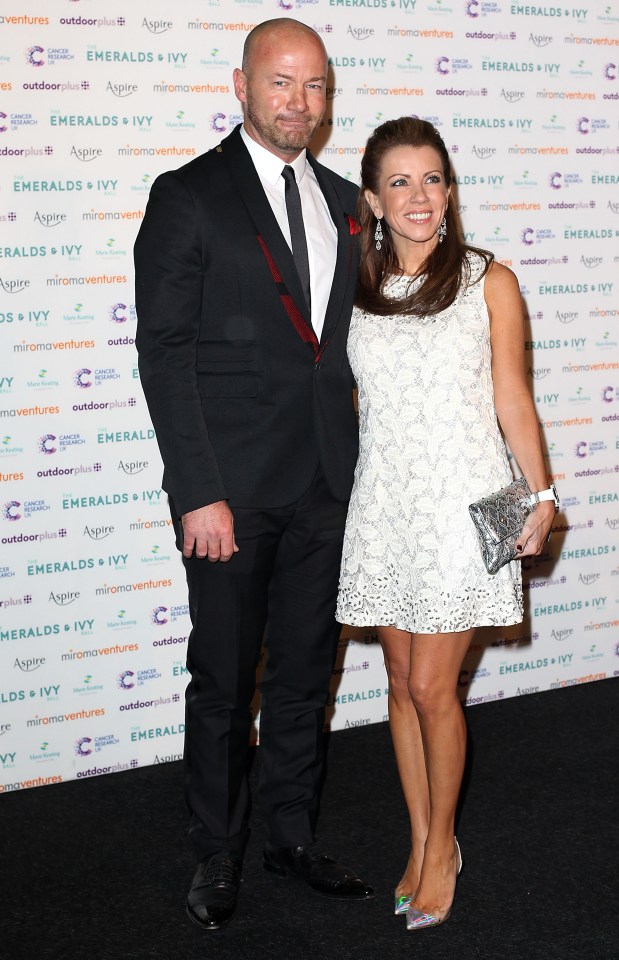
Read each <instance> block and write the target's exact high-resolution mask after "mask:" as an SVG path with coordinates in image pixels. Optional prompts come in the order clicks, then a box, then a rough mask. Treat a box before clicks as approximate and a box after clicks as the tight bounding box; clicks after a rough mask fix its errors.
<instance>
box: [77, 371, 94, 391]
mask: <svg viewBox="0 0 619 960" xmlns="http://www.w3.org/2000/svg"><path fill="white" fill-rule="evenodd" d="M91 373H92V370H88V369H87V368H86V367H82V369H81V370H76V371H75V375H74V377H73V383H74V384H75V386H76V387H80V388H81V389H82V390H86V389H87V388H88V387H92V380H87V379H86V378H87V377H89V376H90V374H91Z"/></svg>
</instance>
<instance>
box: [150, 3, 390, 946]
mask: <svg viewBox="0 0 619 960" xmlns="http://www.w3.org/2000/svg"><path fill="white" fill-rule="evenodd" d="M233 77H234V90H235V94H236V96H237V98H238V100H239V101H240V103H241V104H242V109H243V118H244V119H243V124H242V125H239V126H238V127H237V128H236V129H235V130H234V131H233V132H232V133H231V134H230V135H229V136H228V137H226V138H225V139H224V140H222V142H221V143H220V144H219V145H218V146H217V147H215V148H214V149H213V150H211V151H209V152H208V153H206V154H204V155H202V156H200V157H198V158H196V159H195V160H193V161H192V162H191V163H188V164H187V165H186V166H183V167H181V168H180V169H178V170H175V171H171V172H168V173H165V174H163V175H162V176H160V177H158V179H157V180H156V181H155V183H154V184H153V187H152V190H151V193H150V198H149V201H148V205H147V209H146V213H145V217H144V220H143V223H142V226H141V228H140V232H139V235H138V238H137V241H136V245H135V266H136V304H137V313H138V331H137V338H136V343H137V347H138V351H139V369H140V376H141V380H142V384H143V388H144V393H145V395H146V399H147V401H148V406H149V410H150V413H151V417H152V421H153V424H154V427H155V432H156V435H157V440H158V443H159V447H160V450H161V455H162V458H163V463H164V475H163V482H162V486H163V488H164V490H165V491H166V492H167V493H168V495H169V501H170V508H171V511H172V517H173V521H174V525H175V532H176V539H177V546H178V548H179V549H180V550H181V551H182V555H183V562H184V565H185V569H186V575H187V582H188V589H189V608H190V613H191V621H192V630H191V634H190V637H189V642H188V654H187V666H188V669H189V671H190V674H191V680H190V682H189V685H188V687H187V694H186V734H185V765H186V795H187V801H188V804H189V808H190V814H191V822H190V837H191V840H192V842H193V846H194V847H195V851H196V854H197V857H198V861H199V863H198V869H197V871H196V874H195V876H194V879H193V883H192V886H191V889H190V892H189V897H188V901H187V911H188V914H189V916H190V917H191V919H192V920H194V921H195V922H196V923H198V924H200V925H201V926H202V927H204V928H206V929H216V928H218V927H220V926H222V924H224V923H226V922H228V921H229V920H230V919H231V918H232V917H233V915H234V913H235V910H236V904H237V896H238V891H239V884H240V877H241V869H242V861H243V854H244V850H245V846H246V843H247V838H248V819H249V790H248V783H247V774H246V767H247V759H248V743H249V735H250V727H251V722H252V718H251V713H250V703H251V701H252V698H253V695H254V692H255V677H256V666H257V663H258V659H259V656H260V650H261V646H262V642H263V638H264V644H265V648H266V662H265V667H264V672H263V676H262V682H261V688H260V692H261V713H260V777H259V786H258V794H259V799H260V804H261V808H262V812H263V815H264V818H265V822H266V828H267V842H266V845H265V849H264V854H263V857H264V867H265V869H266V870H268V871H270V872H271V873H273V874H275V875H276V876H278V877H281V878H286V879H291V880H297V881H299V882H300V883H302V884H305V885H306V886H307V887H309V888H310V889H311V890H312V891H313V892H315V893H319V894H322V895H324V896H328V897H332V898H339V899H342V900H356V901H358V900H366V899H368V898H370V897H372V896H373V895H374V894H373V891H372V889H371V887H369V886H368V885H367V884H366V883H365V882H364V881H362V880H361V879H360V878H359V877H358V876H357V875H356V874H355V873H354V871H352V870H351V869H349V868H348V867H345V866H343V865H342V864H340V863H338V862H337V861H335V860H333V859H331V858H330V857H326V856H324V854H323V853H322V852H321V851H319V850H318V849H317V848H316V846H315V843H314V829H315V819H316V811H317V801H318V793H319V782H320V777H321V771H322V760H323V757H322V753H323V742H322V733H323V727H324V711H325V704H326V700H327V694H328V689H329V681H330V677H331V673H332V670H333V665H334V660H335V654H336V649H337V642H338V636H339V629H340V627H339V624H337V623H336V621H335V616H334V611H335V599H336V592H337V583H338V575H339V562H340V554H341V548H342V538H343V530H344V522H345V518H346V509H347V501H348V498H349V495H350V490H351V487H352V480H353V471H354V466H355V462H356V457H357V421H356V416H355V412H354V409H353V403H352V386H353V381H352V375H351V371H350V368H349V365H348V361H347V358H346V339H347V335H348V326H349V321H350V314H351V310H352V303H353V296H354V290H355V281H356V272H357V263H358V251H357V246H356V242H355V241H356V238H355V221H354V214H355V209H356V198H357V188H356V187H355V186H354V185H353V184H351V183H349V182H347V181H346V180H344V179H342V178H341V177H339V176H337V175H336V174H334V173H333V172H331V171H329V170H327V169H326V168H325V167H323V166H322V165H321V164H319V163H318V162H317V161H316V160H315V159H314V157H312V156H311V154H310V153H309V152H308V151H307V149H306V148H307V145H308V143H309V141H310V139H311V137H312V135H313V133H314V131H315V130H316V128H317V127H318V126H319V124H320V122H321V120H322V117H323V114H324V111H325V106H326V82H327V56H326V52H325V48H324V46H323V43H322V41H321V39H320V37H319V36H318V34H316V33H315V32H314V31H313V30H311V29H310V28H309V27H307V26H305V25H304V24H301V23H299V22H298V21H295V20H291V19H287V18H281V19H276V20H270V21H267V22H265V23H262V24H260V25H259V26H257V27H256V28H255V29H254V30H252V32H251V33H250V34H249V35H248V36H247V38H246V42H245V47H244V51H243V61H242V68H241V69H236V70H235V71H234V75H233Z"/></svg>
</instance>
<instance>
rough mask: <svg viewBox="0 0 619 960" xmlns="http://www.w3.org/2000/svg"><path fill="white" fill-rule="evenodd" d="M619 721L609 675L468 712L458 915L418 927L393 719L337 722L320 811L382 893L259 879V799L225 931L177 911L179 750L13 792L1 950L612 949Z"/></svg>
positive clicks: (154, 954)
mask: <svg viewBox="0 0 619 960" xmlns="http://www.w3.org/2000/svg"><path fill="white" fill-rule="evenodd" d="M618 717H619V681H618V680H617V679H613V680H606V681H601V682H597V683H591V684H586V685H583V686H581V687H572V688H569V689H566V690H561V691H555V692H552V693H543V694H535V695H532V696H526V697H521V698H513V699H509V700H506V701H501V702H493V703H488V704H484V705H480V706H475V707H472V708H469V709H468V710H467V723H468V727H469V762H468V768H467V775H466V779H465V789H464V795H463V803H462V810H461V814H460V818H459V823H458V839H459V841H460V845H461V847H462V852H463V857H464V869H463V871H462V874H461V877H460V880H459V882H458V888H457V894H456V901H455V904H454V909H453V913H452V916H451V918H450V919H449V921H448V922H447V923H446V924H444V925H443V926H440V927H438V928H436V929H434V930H422V931H418V932H411V933H408V932H407V930H406V922H405V919H404V918H403V917H395V916H393V915H392V912H391V911H392V891H393V887H394V885H395V883H396V881H397V880H398V878H399V875H400V872H401V870H402V868H403V865H404V862H405V860H406V856H407V828H406V815H405V810H404V806H403V802H402V800H401V796H400V791H399V787H398V780H397V774H396V770H395V763H394V759H393V751H392V747H391V741H390V738H389V731H388V728H387V725H386V724H377V725H373V726H370V727H365V728H361V729H353V730H347V731H341V732H338V733H335V734H332V735H331V737H330V741H329V749H328V777H327V781H326V786H325V790H324V794H323V802H322V813H321V818H320V825H319V826H320V835H319V839H320V840H321V843H322V846H323V847H324V849H325V850H326V851H327V852H329V853H330V854H332V855H337V856H338V857H339V858H340V859H341V860H342V861H344V862H348V863H350V864H351V865H353V866H354V867H356V868H357V869H358V870H359V872H360V873H362V875H363V876H364V877H366V878H367V879H368V880H370V881H371V882H372V883H373V884H374V886H375V887H376V890H377V894H378V895H377V897H376V899H375V900H373V901H369V902H366V903H362V904H349V903H343V904H342V903H331V902H329V901H326V900H324V899H322V898H319V897H316V896H312V895H311V894H310V893H306V892H305V890H304V889H300V888H299V887H297V886H296V885H292V884H288V883H287V882H286V881H281V880H278V879H277V878H274V877H272V876H271V875H268V874H265V873H264V871H263V870H262V867H261V865H260V853H261V848H262V841H263V829H262V824H261V822H260V819H259V816H258V813H257V812H254V816H253V821H254V829H253V834H252V838H251V841H250V845H249V849H248V854H247V859H246V864H245V871H244V883H243V887H242V893H241V898H240V902H239V910H238V915H237V917H236V918H235V920H234V921H233V922H232V923H231V924H229V925H228V926H227V927H225V928H223V929H222V930H219V931H216V932H213V933H205V932H203V931H202V930H201V929H200V928H198V927H196V926H194V925H193V924H192V923H191V922H190V921H189V920H187V919H186V917H185V914H184V900H185V895H186V891H187V887H188V884H189V881H190V879H191V875H192V873H193V869H194V867H193V858H192V854H191V851H190V849H189V845H188V842H187V840H186V837H185V828H186V814H185V809H184V804H183V800H182V773H181V766H180V763H172V764H167V765H164V766H155V767H147V768H142V769H139V770H136V771H130V772H126V773H119V774H115V775H112V776H106V777H99V778H97V779H94V780H88V781H75V782H70V783H65V784H61V785H58V786H51V787H43V788H38V789H34V790H27V791H23V792H20V793H16V794H9V795H6V796H3V797H2V798H1V799H0V836H1V843H2V859H1V870H0V915H1V917H2V920H1V922H0V923H1V927H2V935H1V938H0V951H1V956H2V960H22V958H23V960H84V958H88V960H206V958H209V960H262V958H265V960H266V958H268V960H310V958H321V960H322V958H325V960H327V958H329V960H400V958H402V960H404V958H406V960H409V958H414V957H421V958H424V960H520V958H523V960H529V958H531V960H538V958H539V960H618V958H619V906H618V905H617V891H618V888H619V844H618V842H617V840H618V826H617V806H618V803H617V801H618V797H619V790H618V782H617V761H618V757H619V750H618V747H619V727H618V723H617V720H618ZM258 753H259V751H258ZM258 762H259V756H258V757H257V763H258ZM253 776H255V770H254V771H253V774H252V777H253Z"/></svg>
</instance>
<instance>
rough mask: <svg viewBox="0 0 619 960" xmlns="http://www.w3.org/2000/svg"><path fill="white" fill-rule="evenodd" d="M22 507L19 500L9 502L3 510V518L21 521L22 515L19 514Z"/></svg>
mask: <svg viewBox="0 0 619 960" xmlns="http://www.w3.org/2000/svg"><path fill="white" fill-rule="evenodd" d="M20 507H21V503H19V501H18V500H9V502H8V503H5V504H4V507H3V508H2V516H3V517H4V519H5V520H20V519H21V513H20V512H19V508H20Z"/></svg>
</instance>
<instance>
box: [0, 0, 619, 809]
mask: <svg viewBox="0 0 619 960" xmlns="http://www.w3.org/2000/svg"><path fill="white" fill-rule="evenodd" d="M276 16H289V17H293V18H296V19H299V20H302V21H303V22H305V23H308V24H309V25H310V26H312V27H313V28H314V29H315V30H317V31H318V32H319V33H320V35H321V36H322V37H323V38H324V41H325V44H326V46H327V49H328V52H329V54H330V59H331V71H330V77H329V90H328V98H329V103H328V113H327V115H326V117H325V122H324V125H323V128H322V130H321V131H320V137H319V138H318V142H317V144H316V151H317V152H318V153H319V154H320V157H321V159H322V160H323V161H324V162H325V163H326V164H328V165H330V166H332V167H333V168H334V169H335V170H337V171H338V172H340V173H341V174H342V175H343V176H345V177H348V178H350V179H351V180H353V181H357V179H358V172H359V163H360V159H361V156H362V154H363V149H364V144H365V142H366V139H367V137H368V136H369V134H370V133H371V131H372V129H373V128H374V127H375V126H376V125H377V124H378V123H380V122H381V121H382V120H385V119H387V118H391V117H398V116H402V115H404V114H409V115H411V114H412V115H418V116H421V117H424V118H426V119H429V120H431V121H432V122H433V123H434V124H436V125H437V127H439V129H440V130H441V133H442V135H443V138H444V139H445V142H446V144H447V146H448V148H449V149H450V151H451V153H452V156H453V162H454V169H455V173H456V181H457V190H458V201H459V205H460V212H461V216H462V222H463V228H464V230H465V233H466V237H467V239H468V240H469V241H470V242H471V243H474V244H476V245H478V246H482V247H487V248H490V249H492V250H493V251H494V252H495V254H496V256H497V258H498V259H499V260H500V261H501V262H503V263H505V264H508V265H509V266H510V267H512V268H513V269H514V270H515V272H516V273H517V275H518V277H519V280H520V283H521V287H522V293H523V297H524V300H525V303H526V307H527V311H528V317H529V329H528V331H527V335H526V337H527V338H526V342H525V343H524V344H523V348H524V349H525V351H526V366H527V371H528V374H529V377H530V381H531V390H532V392H533V396H534V397H535V401H536V403H537V410H538V413H539V421H540V425H541V427H542V429H543V432H544V437H545V445H546V451H547V463H548V477H549V480H550V479H552V480H554V481H555V482H556V484H557V487H558V488H559V492H560V494H561V497H562V510H561V512H560V514H558V516H557V520H556V524H555V531H554V536H553V538H552V540H551V542H550V543H549V545H548V548H547V550H546V552H545V553H544V555H543V556H541V557H539V558H537V559H535V560H533V561H531V560H528V561H526V562H525V564H524V566H525V580H526V584H525V585H526V588H527V593H526V596H527V607H526V619H525V622H524V624H522V625H521V626H519V627H516V628H510V629H505V630H498V631H497V630H494V631H480V632H479V634H478V635H477V637H476V639H475V643H474V644H473V647H472V649H471V651H470V653H469V656H468V657H467V661H466V663H465V666H464V669H463V671H462V676H461V680H460V684H461V694H462V699H463V701H464V702H465V703H466V704H477V703H481V702H485V701H490V700H497V699H500V698H502V697H511V696H516V695H522V694H528V693H532V692H536V691H546V690H552V689H556V688H560V687H566V686H570V685H572V684H579V683H587V682H590V681H595V680H597V679H602V678H605V677H610V676H614V675H616V674H617V672H618V669H619V656H618V654H619V629H618V627H619V607H618V590H617V586H618V584H619V551H618V547H619V493H618V490H619V483H618V480H619V350H618V341H619V299H618V296H617V292H618V286H619V284H618V282H617V264H618V261H619V163H618V161H619V123H618V117H619V111H618V110H617V101H618V100H619V66H618V64H619V2H611V3H597V2H596V3H585V2H582V0H581V2H580V3H578V4H577V5H574V3H573V0H569V2H568V3H561V4H559V3H541V2H540V3H515V2H510V0H176V2H174V3H166V2H163V0H158V2H153V0H149V2H146V0H134V2H132V3H131V4H129V5H128V4H126V3H124V4H123V3H119V2H113V0H105V2H104V0H45V2H43V0H41V2H38V3H34V2H31V3H27V2H21V0H14V2H13V0H6V2H5V3H4V4H3V12H2V14H1V15H0V38H1V42H0V160H1V163H0V224H1V228H2V229H1V240H0V544H1V552H0V678H1V679H0V792H8V791H14V790H19V789H23V788H27V787H32V786H38V785H43V784H48V783H58V782H60V781H64V780H69V779H73V778H84V777H92V776H96V775H98V774H104V773H108V772H113V771H117V770H125V769H128V768H132V767H137V766H140V765H146V764H154V763H162V762H165V761H168V760H173V759H177V758H178V757H180V755H181V752H182V738H183V729H184V727H183V692H184V687H185V684H186V681H187V676H186V669H185V651H186V643H187V635H188V632H189V628H190V625H189V617H188V608H187V599H186V591H185V581H184V575H183V570H182V565H181V563H180V560H179V557H178V555H177V554H176V551H175V548H174V545H173V536H172V530H171V526H170V519H169V515H168V511H167V504H166V498H165V495H164V494H163V493H162V491H161V489H160V486H159V484H160V480H161V462H160V459H159V454H158V450H157V446H156V442H155V438H154V432H153V429H152V425H151V423H150V421H149V417H148V413H147V409H146V405H145V401H144V399H143V396H142V392H141V389H140V383H139V379H138V373H137V365H136V353H135V345H134V338H135V328H136V315H135V305H134V291H133V277H132V246H133V242H134V238H135V235H136V232H137V230H138V228H139V225H140V221H141V219H142V217H143V214H144V207H145V205H146V202H147V198H148V191H149V188H150V185H151V184H152V181H153V179H154V178H155V177H156V176H157V174H158V173H160V172H161V171H163V170H165V169H169V168H172V167H178V166H180V165H181V164H182V163H185V162H186V161H188V160H190V159H191V158H192V157H195V156H197V155H198V154H200V153H202V152H204V151H205V150H207V149H209V148H211V147H213V146H214V145H215V144H216V143H217V142H218V141H219V139H221V137H222V136H225V135H226V134H227V133H228V132H229V131H230V130H231V129H232V128H233V127H234V126H235V124H237V123H238V122H239V121H240V120H241V111H240V106H239V104H238V102H237V101H236V100H235V97H234V93H233V88H232V83H231V74H232V70H233V68H234V67H235V66H240V61H241V51H242V45H243V40H244V37H245V35H246V33H247V32H248V30H249V29H251V27H252V26H253V25H255V24H256V23H259V22H261V21H263V20H266V19H269V18H271V17H276ZM172 319H173V318H171V321H172ZM371 626H372V625H371V624H369V625H368V629H367V631H359V630H355V631H353V630H352V629H350V628H344V630H343V634H342V639H341V651H340V657H339V659H338V664H337V668H336V671H335V672H334V676H333V684H332V690H331V698H330V709H329V722H330V724H331V726H332V728H333V729H342V728H345V727H350V726H357V725H363V724H368V723H372V722H375V721H382V720H384V719H386V714H387V697H386V692H387V691H386V685H385V676H384V670H383V665H382V658H381V655H380V648H379V646H378V644H377V642H376V638H375V637H374V636H373V634H372V629H371ZM257 710H258V703H257V702H256V712H257Z"/></svg>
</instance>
